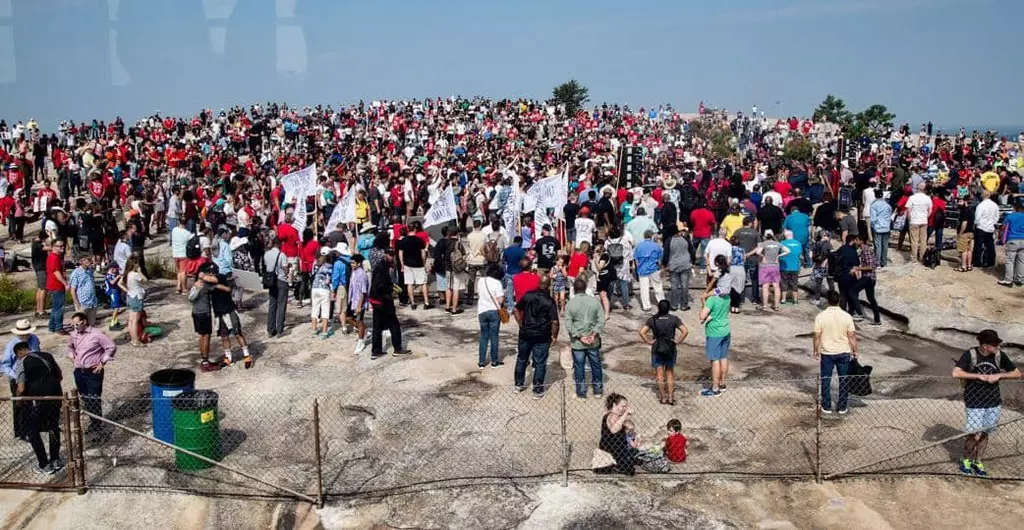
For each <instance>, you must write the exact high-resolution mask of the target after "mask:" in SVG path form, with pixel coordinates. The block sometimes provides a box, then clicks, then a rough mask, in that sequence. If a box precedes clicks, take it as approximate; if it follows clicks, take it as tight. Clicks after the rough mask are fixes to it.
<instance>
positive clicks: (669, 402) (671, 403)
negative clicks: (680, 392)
mask: <svg viewBox="0 0 1024 530" xmlns="http://www.w3.org/2000/svg"><path fill="white" fill-rule="evenodd" d="M668 405H669V406H670V407H674V406H676V400H675V398H672V399H669V400H668Z"/></svg>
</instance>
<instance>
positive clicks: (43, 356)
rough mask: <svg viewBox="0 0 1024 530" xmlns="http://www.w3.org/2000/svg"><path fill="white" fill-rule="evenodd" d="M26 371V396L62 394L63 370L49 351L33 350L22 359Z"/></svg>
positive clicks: (23, 369) (23, 370) (23, 368)
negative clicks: (61, 380) (61, 379)
mask: <svg viewBox="0 0 1024 530" xmlns="http://www.w3.org/2000/svg"><path fill="white" fill-rule="evenodd" d="M21 366H22V368H21V371H22V372H24V378H25V379H24V383H25V395H26V396H60V395H63V391H62V390H61V387H60V378H61V371H60V366H59V365H57V361H55V360H54V359H53V355H50V354H49V353H47V352H44V351H40V352H32V353H30V354H28V355H26V356H25V358H24V359H22V360H21Z"/></svg>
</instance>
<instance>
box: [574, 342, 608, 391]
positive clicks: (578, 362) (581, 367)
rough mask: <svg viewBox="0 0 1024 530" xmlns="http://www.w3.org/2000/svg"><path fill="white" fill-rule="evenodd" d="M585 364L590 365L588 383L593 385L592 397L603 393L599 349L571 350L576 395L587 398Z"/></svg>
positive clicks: (602, 375)
mask: <svg viewBox="0 0 1024 530" xmlns="http://www.w3.org/2000/svg"><path fill="white" fill-rule="evenodd" d="M587 364H589V365H590V382H591V383H592V384H593V385H594V395H595V396H598V395H600V394H603V393H604V374H603V373H602V372H601V349H600V348H585V349H582V350H577V349H576V348H573V349H572V380H573V381H574V382H575V383H576V395H577V396H580V397H587V381H586V379H587V377H586V375H587V374H586V372H587V366H586V365H587Z"/></svg>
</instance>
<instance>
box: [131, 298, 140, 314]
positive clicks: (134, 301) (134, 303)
mask: <svg viewBox="0 0 1024 530" xmlns="http://www.w3.org/2000/svg"><path fill="white" fill-rule="evenodd" d="M128 310H129V311H132V312H135V313H141V312H142V299H141V298H136V297H134V296H129V297H128Z"/></svg>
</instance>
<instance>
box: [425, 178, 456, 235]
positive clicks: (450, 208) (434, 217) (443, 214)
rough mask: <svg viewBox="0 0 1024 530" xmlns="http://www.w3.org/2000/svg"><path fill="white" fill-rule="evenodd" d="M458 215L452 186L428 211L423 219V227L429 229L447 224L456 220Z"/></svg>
mask: <svg viewBox="0 0 1024 530" xmlns="http://www.w3.org/2000/svg"><path fill="white" fill-rule="evenodd" d="M456 215H457V211H456V209H455V192H453V191H452V188H451V186H449V187H447V188H445V190H444V191H442V192H441V196H440V197H438V198H437V200H436V201H434V204H433V205H432V206H431V207H430V210H428V211H427V215H426V216H424V217H423V226H424V227H428V226H434V225H439V224H441V223H447V222H448V221H451V220H452V219H455V218H456Z"/></svg>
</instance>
